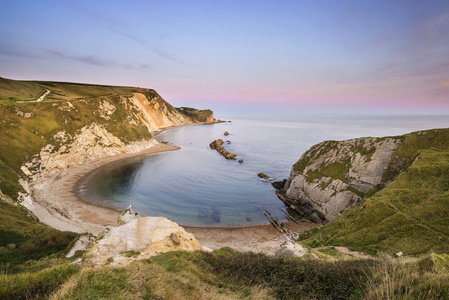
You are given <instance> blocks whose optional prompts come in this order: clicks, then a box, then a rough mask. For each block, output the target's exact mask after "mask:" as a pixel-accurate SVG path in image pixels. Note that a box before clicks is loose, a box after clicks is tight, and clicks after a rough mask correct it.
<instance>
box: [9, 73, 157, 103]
mask: <svg viewBox="0 0 449 300" xmlns="http://www.w3.org/2000/svg"><path fill="white" fill-rule="evenodd" d="M47 90H50V91H51V93H50V94H49V95H48V96H47V97H45V99H44V101H47V102H49V101H50V102H51V101H64V100H79V99H86V98H93V97H100V96H111V95H123V96H131V95H132V93H137V92H139V93H142V92H143V93H148V92H149V93H153V94H155V95H156V92H155V91H154V90H151V89H143V88H136V87H121V86H108V85H98V84H87V83H71V82H55V81H19V80H11V79H6V78H1V77H0V104H1V103H15V102H18V101H29V102H32V101H35V100H37V99H38V98H39V97H40V96H42V95H43V94H44V93H45V92H46V91H47Z"/></svg>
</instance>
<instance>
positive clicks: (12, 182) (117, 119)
mask: <svg viewBox="0 0 449 300" xmlns="http://www.w3.org/2000/svg"><path fill="white" fill-rule="evenodd" d="M104 100H107V101H108V103H112V104H113V105H115V107H116V110H115V111H114V118H109V119H107V118H101V117H100V114H101V111H100V109H99V107H100V104H101V103H102V102H103V101H104ZM120 101H123V100H122V98H121V97H120V96H108V97H98V98H92V99H89V100H79V101H69V102H66V101H63V102H58V103H50V102H42V103H23V104H3V105H0V120H1V121H0V136H1V137H2V139H0V188H1V190H2V192H3V193H4V194H8V195H10V196H12V197H14V198H15V197H16V196H17V193H18V191H21V187H20V185H19V184H18V179H19V177H20V176H21V175H22V173H21V170H20V168H21V166H22V165H23V164H24V163H25V162H26V161H30V160H31V159H32V158H33V156H34V155H35V154H37V153H39V151H40V149H41V148H43V147H45V146H46V145H47V144H54V145H55V146H56V148H57V149H59V147H61V146H62V145H63V143H62V142H57V141H55V139H54V135H55V134H56V133H58V132H59V131H65V132H66V133H67V134H68V135H69V136H72V137H73V136H74V135H75V134H76V133H77V132H78V131H79V130H80V129H81V128H82V127H84V126H86V125H88V124H90V123H92V122H97V123H100V124H101V125H103V126H104V127H105V128H107V130H108V131H109V132H111V133H112V134H114V135H115V136H117V137H119V138H120V139H121V140H122V141H124V142H130V141H134V140H139V139H149V138H151V133H150V132H149V131H148V129H147V128H146V127H145V126H144V125H143V124H141V123H140V122H137V121H134V122H132V121H133V119H132V117H131V114H130V112H129V111H128V110H127V109H125V107H123V106H122V105H121V104H120ZM69 142H70V140H67V141H65V143H69ZM57 149H56V150H57Z"/></svg>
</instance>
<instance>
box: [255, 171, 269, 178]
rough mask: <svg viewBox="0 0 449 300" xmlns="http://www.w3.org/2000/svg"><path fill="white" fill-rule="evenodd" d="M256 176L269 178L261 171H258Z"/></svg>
mask: <svg viewBox="0 0 449 300" xmlns="http://www.w3.org/2000/svg"><path fill="white" fill-rule="evenodd" d="M257 176H259V177H260V178H262V179H265V180H267V179H268V178H270V177H268V175H267V174H265V173H262V172H260V173H259V174H257Z"/></svg>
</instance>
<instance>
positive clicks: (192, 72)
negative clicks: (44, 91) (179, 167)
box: [0, 0, 449, 115]
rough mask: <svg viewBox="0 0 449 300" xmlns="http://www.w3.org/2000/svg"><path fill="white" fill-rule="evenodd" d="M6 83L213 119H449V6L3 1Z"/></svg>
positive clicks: (1, 49) (336, 0)
mask: <svg viewBox="0 0 449 300" xmlns="http://www.w3.org/2000/svg"><path fill="white" fill-rule="evenodd" d="M3 2H4V3H3V5H2V10H1V11H0V77H5V78H10V79H17V80H51V81H69V82H85V83H95V84H107V85H122V86H137V87H144V88H152V89H155V90H156V91H157V92H158V93H159V94H160V95H161V96H162V97H163V98H164V99H165V100H167V101H168V102H170V103H171V104H173V105H174V106H191V107H197V108H202V109H204V108H210V109H212V110H214V111H215V113H216V115H217V113H218V114H233V113H234V114H449V1H447V0H426V1H423V0H407V1H405V0H376V1H372V0H319V1H317V0H294V1H288V0H285V1H282V0H277V1H265V0H258V1H251V0H248V1H245V0H239V1H234V0H227V1H215V0H204V1H197V0H189V1H181V0H159V1H156V0H154V1H133V0H127V1H114V0H108V1H105V0H96V1H83V0H77V1H60V0H58V1H50V0H41V1H35V0H34V1H29V0H20V1H3Z"/></svg>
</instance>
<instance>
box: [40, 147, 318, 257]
mask: <svg viewBox="0 0 449 300" xmlns="http://www.w3.org/2000/svg"><path fill="white" fill-rule="evenodd" d="M178 149H180V148H179V147H176V146H171V145H166V144H164V143H159V144H158V145H156V146H154V147H152V148H149V149H146V150H144V151H141V152H138V153H132V154H120V155H115V156H110V157H104V158H101V159H98V160H95V161H90V162H88V163H85V164H82V165H79V166H76V167H72V168H70V169H69V170H68V172H63V173H62V174H61V175H59V176H58V177H57V178H56V179H55V180H54V181H53V182H52V183H51V184H49V185H47V186H45V187H43V188H42V189H35V190H34V191H33V198H34V200H35V201H34V202H33V206H34V209H33V212H34V213H35V214H36V215H37V216H38V217H39V219H40V220H41V221H42V222H44V223H46V224H48V225H50V226H52V227H54V228H57V229H59V230H64V231H73V232H78V233H81V232H91V233H93V234H98V233H100V232H101V231H103V230H104V229H105V228H106V227H113V226H116V222H117V217H118V216H119V214H120V213H121V212H120V211H118V210H115V209H112V208H109V207H102V206H99V205H96V204H94V203H92V202H90V201H89V200H88V199H83V198H82V197H81V196H80V194H79V183H80V181H81V180H82V179H83V178H84V177H85V176H88V175H89V173H91V172H94V171H95V170H96V169H97V168H100V167H102V166H104V165H106V164H109V163H113V162H116V161H119V160H122V159H126V158H129V157H134V156H139V155H145V154H150V153H157V152H163V151H174V150H178ZM285 226H286V228H287V229H288V234H285V233H280V232H278V231H277V230H276V229H275V228H274V227H273V226H272V225H270V224H267V225H260V226H250V227H209V228H205V227H185V228H186V230H187V231H189V232H191V233H193V234H194V236H195V237H196V238H197V240H198V241H199V242H200V244H201V245H202V246H203V247H207V248H209V249H212V250H216V249H220V248H222V247H231V248H234V249H236V250H239V251H253V252H264V253H267V254H274V253H275V252H276V250H277V249H278V248H279V246H280V245H281V244H282V243H283V242H284V241H286V240H289V239H291V238H292V237H293V238H295V237H297V235H298V234H300V233H302V232H304V231H305V230H308V229H310V228H313V227H315V226H316V224H313V223H308V222H300V223H298V224H297V223H293V222H288V223H285Z"/></svg>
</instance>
